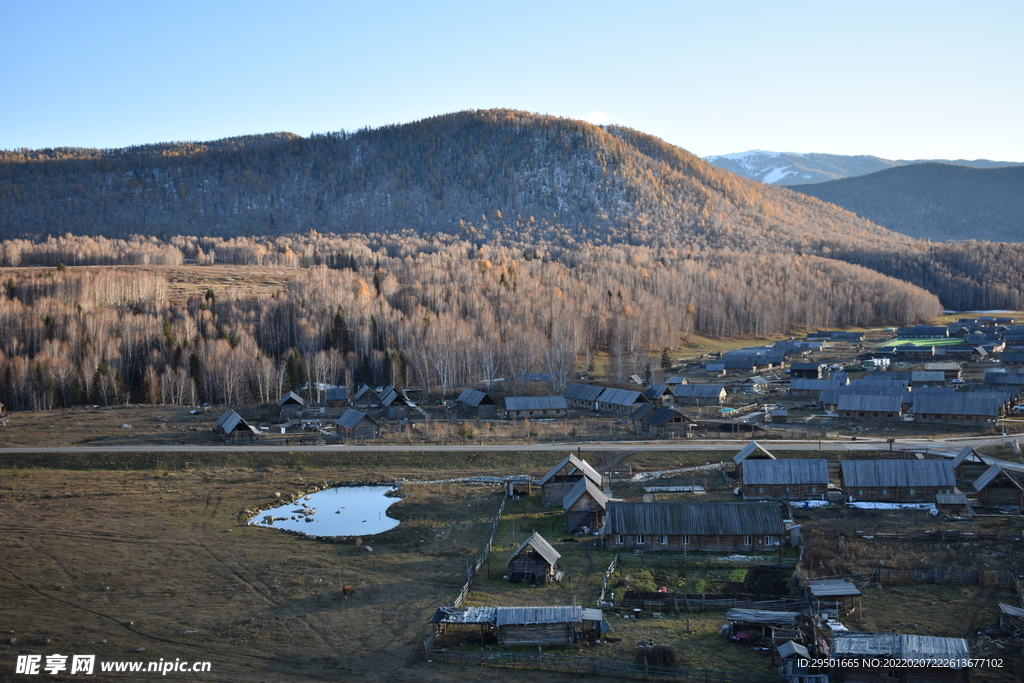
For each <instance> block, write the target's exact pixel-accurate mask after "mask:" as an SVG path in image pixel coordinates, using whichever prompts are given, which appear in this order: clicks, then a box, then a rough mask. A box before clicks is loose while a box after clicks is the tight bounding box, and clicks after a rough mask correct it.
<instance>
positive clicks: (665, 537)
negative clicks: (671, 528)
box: [661, 536, 668, 545]
mask: <svg viewBox="0 0 1024 683" xmlns="http://www.w3.org/2000/svg"><path fill="white" fill-rule="evenodd" d="M661 544H662V545H668V536H662V537H661Z"/></svg>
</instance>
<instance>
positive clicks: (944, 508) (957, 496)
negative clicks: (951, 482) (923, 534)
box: [935, 489, 977, 517]
mask: <svg viewBox="0 0 1024 683" xmlns="http://www.w3.org/2000/svg"><path fill="white" fill-rule="evenodd" d="M953 490H954V491H955V493H936V494H935V508H936V509H937V510H938V511H939V514H943V515H947V516H951V517H974V516H975V515H976V514H977V513H975V512H974V506H972V505H971V503H970V501H968V500H967V494H966V493H962V492H960V491H959V490H958V489H953Z"/></svg>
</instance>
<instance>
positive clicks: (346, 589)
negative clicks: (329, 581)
mask: <svg viewBox="0 0 1024 683" xmlns="http://www.w3.org/2000/svg"><path fill="white" fill-rule="evenodd" d="M354 592H355V589H354V588H352V586H344V587H342V589H341V594H342V596H344V598H345V599H346V600H348V596H350V595H352V593H354Z"/></svg>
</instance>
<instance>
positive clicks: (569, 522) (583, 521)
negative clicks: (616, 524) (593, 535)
mask: <svg viewBox="0 0 1024 683" xmlns="http://www.w3.org/2000/svg"><path fill="white" fill-rule="evenodd" d="M607 509H608V496H607V495H605V493H604V491H602V490H601V487H600V486H598V485H597V484H595V483H594V482H593V481H591V480H590V479H589V478H588V477H584V478H582V479H580V480H579V481H578V482H576V485H575V486H573V487H572V490H571V491H569V493H567V494H565V498H563V499H562V510H563V511H564V512H565V531H566V533H569V534H572V533H578V532H581V531H582V532H583V533H587V532H588V531H596V530H598V529H600V528H601V527H603V526H604V518H605V512H606V511H607Z"/></svg>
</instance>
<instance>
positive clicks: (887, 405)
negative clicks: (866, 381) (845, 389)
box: [836, 394, 903, 413]
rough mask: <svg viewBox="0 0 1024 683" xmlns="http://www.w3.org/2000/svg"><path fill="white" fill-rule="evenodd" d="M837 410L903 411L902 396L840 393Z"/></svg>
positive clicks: (866, 411) (868, 411)
mask: <svg viewBox="0 0 1024 683" xmlns="http://www.w3.org/2000/svg"><path fill="white" fill-rule="evenodd" d="M836 410H839V411H843V410H846V411H854V412H857V411H860V412H865V413H900V412H903V397H902V396H876V395H874V394H840V395H839V398H838V401H837V402H836Z"/></svg>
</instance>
